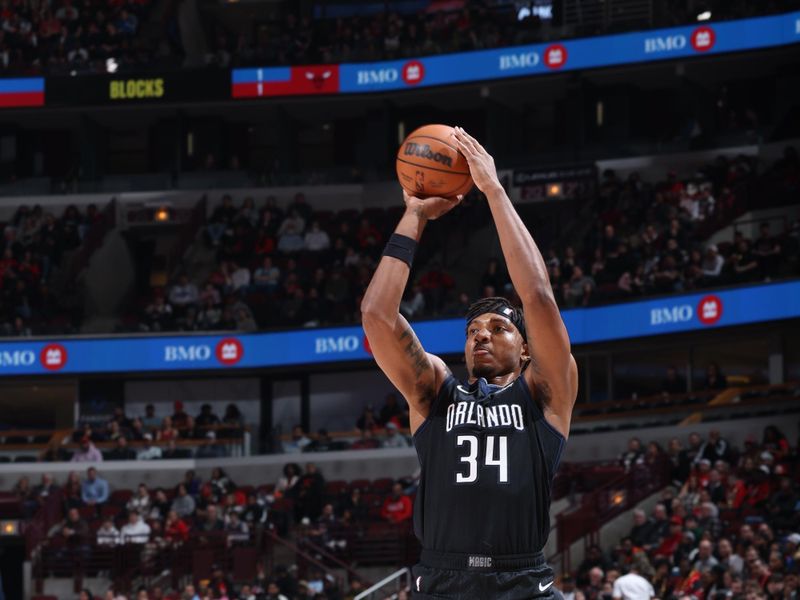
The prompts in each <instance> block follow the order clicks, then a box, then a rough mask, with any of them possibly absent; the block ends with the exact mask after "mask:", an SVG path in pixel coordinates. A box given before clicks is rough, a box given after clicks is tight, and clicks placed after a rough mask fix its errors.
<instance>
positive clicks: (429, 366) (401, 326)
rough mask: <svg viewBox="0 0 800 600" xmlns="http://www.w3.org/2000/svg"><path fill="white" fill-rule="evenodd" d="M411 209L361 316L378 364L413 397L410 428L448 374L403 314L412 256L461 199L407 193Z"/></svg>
mask: <svg viewBox="0 0 800 600" xmlns="http://www.w3.org/2000/svg"><path fill="white" fill-rule="evenodd" d="M403 197H404V200H405V203H406V212H405V214H403V217H402V218H401V219H400V222H399V223H398V225H397V228H396V229H395V232H394V235H392V237H391V238H390V239H389V242H388V243H387V245H386V250H384V253H383V257H382V258H381V261H380V263H379V264H378V268H377V269H376V270H375V274H374V275H373V276H372V281H370V284H369V287H368V288H367V291H366V293H365V294H364V299H363V300H362V302H361V320H362V324H363V326H364V332H365V333H366V335H367V340H369V345H370V348H371V349H372V354H373V356H374V357H375V360H376V361H377V363H378V366H379V367H380V368H381V370H382V371H383V372H384V373H385V374H386V376H387V377H388V378H389V380H390V381H391V382H392V383H393V384H394V385H395V387H396V388H397V389H398V390H399V391H400V393H401V394H403V396H404V397H405V399H406V400H407V401H408V404H409V408H410V411H409V413H410V419H411V431H412V432H414V431H415V430H416V428H417V427H419V425H420V424H421V423H422V422H423V421H424V420H425V418H426V417H427V416H428V412H429V410H430V405H431V403H432V402H433V399H434V398H435V397H436V394H437V392H438V391H439V387H440V386H441V384H442V382H443V381H444V379H445V378H446V377H447V374H448V373H449V371H448V369H447V366H446V365H445V364H444V361H442V360H441V359H440V358H439V357H437V356H434V355H432V354H427V353H426V352H425V350H424V349H423V348H422V345H421V344H420V342H419V339H418V338H417V336H416V334H415V333H414V330H413V329H411V326H410V325H409V324H408V321H406V319H405V318H404V317H403V316H402V315H401V314H400V300H401V299H402V297H403V291H404V290H405V288H406V284H407V283H408V275H409V272H410V271H411V261H412V260H413V257H414V250H415V248H416V245H417V242H419V239H420V237H421V236H422V231H423V229H424V228H425V224H426V223H427V222H428V221H429V220H432V219H436V218H438V217H440V216H442V215H443V214H445V213H446V212H448V211H449V210H451V209H452V208H453V207H455V206H456V205H457V204H458V203H459V202H460V201H461V197H459V198H458V199H456V200H450V199H447V198H426V199H425V200H420V199H419V198H415V197H413V196H409V195H408V194H406V192H405V191H404V192H403Z"/></svg>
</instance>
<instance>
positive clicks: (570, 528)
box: [554, 462, 669, 572]
mask: <svg viewBox="0 0 800 600" xmlns="http://www.w3.org/2000/svg"><path fill="white" fill-rule="evenodd" d="M668 483H669V469H668V463H667V462H663V463H661V465H660V466H659V467H657V468H651V467H648V466H645V465H637V466H634V467H633V468H631V470H630V471H629V472H627V473H624V474H622V475H620V476H619V477H616V478H614V479H612V480H611V481H609V482H608V483H606V484H604V485H601V486H600V487H598V488H597V489H595V490H593V491H590V492H588V493H586V494H584V496H583V497H582V498H581V501H580V504H579V506H578V507H577V508H576V509H575V510H572V511H568V512H564V513H561V514H559V515H558V516H557V517H556V529H555V534H556V539H557V544H556V547H557V557H554V558H558V559H559V561H560V564H561V569H562V571H563V572H567V571H570V570H571V558H570V547H571V546H572V545H573V544H574V543H575V542H577V541H579V540H581V539H583V540H584V543H585V544H586V546H587V547H588V546H589V545H591V544H594V543H597V541H598V535H599V533H600V529H601V527H602V526H603V525H605V524H606V523H608V522H609V521H611V519H613V518H614V517H616V516H618V515H620V514H622V513H623V512H625V511H628V510H630V509H632V508H633V507H634V506H636V505H637V504H638V503H639V502H640V501H641V500H643V499H645V498H646V497H648V496H650V495H651V494H654V493H655V492H657V491H659V490H661V489H663V488H664V487H665V486H666V485H667V484H668Z"/></svg>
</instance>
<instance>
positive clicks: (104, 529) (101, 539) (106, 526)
mask: <svg viewBox="0 0 800 600" xmlns="http://www.w3.org/2000/svg"><path fill="white" fill-rule="evenodd" d="M96 539H97V545H98V546H116V545H117V544H119V543H120V533H119V529H117V528H116V527H114V521H112V520H111V519H105V520H104V521H103V524H102V525H101V526H100V529H98V530H97V537H96Z"/></svg>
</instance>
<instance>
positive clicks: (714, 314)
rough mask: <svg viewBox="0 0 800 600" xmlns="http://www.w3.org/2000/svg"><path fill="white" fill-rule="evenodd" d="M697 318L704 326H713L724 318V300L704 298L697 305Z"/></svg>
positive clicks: (715, 297)
mask: <svg viewBox="0 0 800 600" xmlns="http://www.w3.org/2000/svg"><path fill="white" fill-rule="evenodd" d="M697 318H698V319H700V322H701V323H702V324H703V325H713V324H714V323H716V322H717V321H719V320H720V319H721V318H722V300H720V299H719V296H713V295H711V296H704V297H703V298H701V299H700V303H699V304H698V305H697Z"/></svg>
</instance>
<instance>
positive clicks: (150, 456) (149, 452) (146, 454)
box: [136, 433, 161, 460]
mask: <svg viewBox="0 0 800 600" xmlns="http://www.w3.org/2000/svg"><path fill="white" fill-rule="evenodd" d="M142 437H143V439H144V448H142V449H141V450H139V453H138V454H137V455H136V459H137V460H156V459H159V458H161V448H159V447H158V446H153V434H151V433H145V434H144V435H143V436H142Z"/></svg>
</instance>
